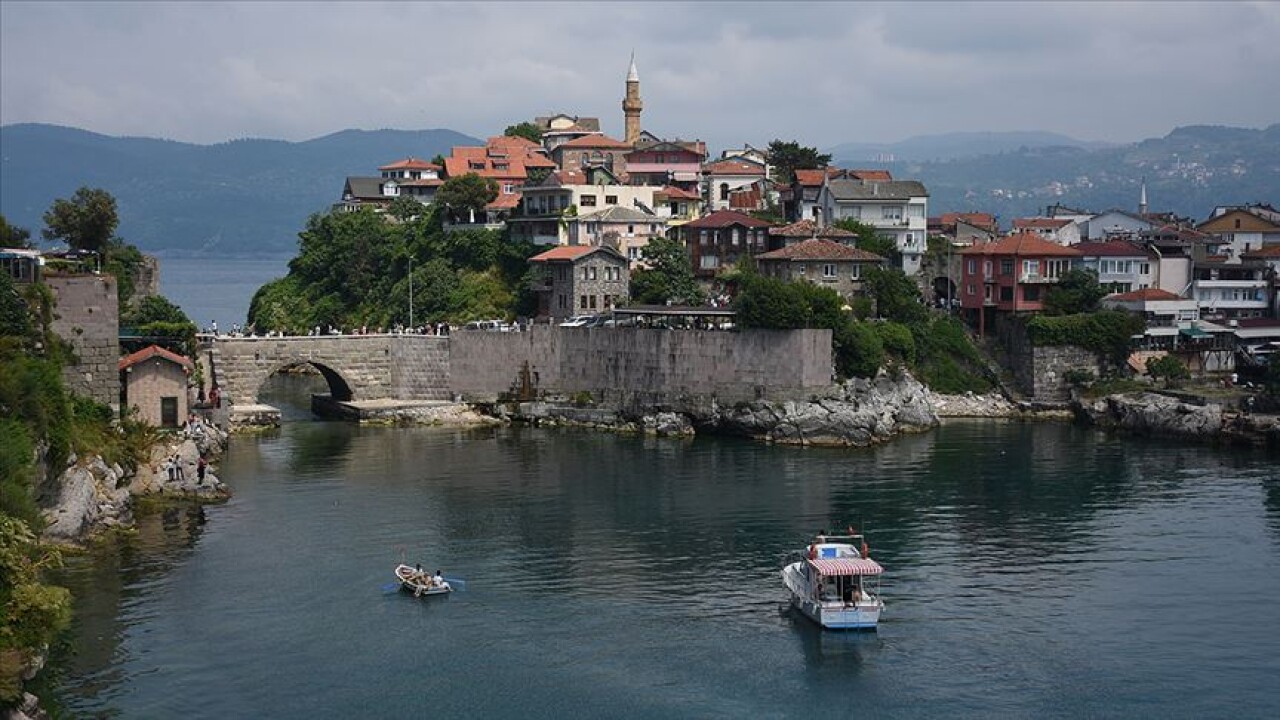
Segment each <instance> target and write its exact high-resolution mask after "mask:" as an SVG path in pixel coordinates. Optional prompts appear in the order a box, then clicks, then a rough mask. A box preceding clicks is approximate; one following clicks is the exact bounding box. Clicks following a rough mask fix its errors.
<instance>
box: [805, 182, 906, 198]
mask: <svg viewBox="0 0 1280 720" xmlns="http://www.w3.org/2000/svg"><path fill="white" fill-rule="evenodd" d="M827 188H828V189H829V190H831V195H832V196H833V197H835V199H836V200H907V199H910V198H913V197H928V196H929V191H928V190H925V189H924V185H923V184H921V183H920V182H918V181H916V180H893V181H890V182H866V181H863V180H842V179H841V180H832V181H830V182H828V183H827Z"/></svg>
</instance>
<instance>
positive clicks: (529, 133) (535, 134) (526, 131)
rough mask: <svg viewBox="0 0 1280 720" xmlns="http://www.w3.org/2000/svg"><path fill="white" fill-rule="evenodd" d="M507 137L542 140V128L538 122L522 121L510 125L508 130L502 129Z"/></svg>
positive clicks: (538, 141)
mask: <svg viewBox="0 0 1280 720" xmlns="http://www.w3.org/2000/svg"><path fill="white" fill-rule="evenodd" d="M502 134H503V135H505V136H506V137H522V138H524V139H525V140H532V141H533V142H536V143H540V142H542V128H541V127H539V126H538V125H537V124H536V123H531V122H522V123H516V124H515V125H508V126H507V129H506V130H503V131H502Z"/></svg>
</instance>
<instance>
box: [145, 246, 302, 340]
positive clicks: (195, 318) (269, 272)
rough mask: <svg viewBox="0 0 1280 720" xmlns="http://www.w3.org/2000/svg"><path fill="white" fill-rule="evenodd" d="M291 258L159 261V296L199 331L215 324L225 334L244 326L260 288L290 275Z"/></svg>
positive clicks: (163, 259)
mask: <svg viewBox="0 0 1280 720" xmlns="http://www.w3.org/2000/svg"><path fill="white" fill-rule="evenodd" d="M289 260H290V258H289V257H285V256H272V257H260V258H225V259H219V258H173V257H164V258H160V294H161V295H164V296H165V297H166V298H168V299H169V300H170V301H171V302H173V303H174V304H176V305H177V306H178V307H180V308H182V310H183V312H185V313H186V314H187V317H189V318H191V321H192V322H194V323H195V324H196V326H197V327H199V328H202V329H203V328H206V327H208V326H209V323H210V322H212V321H214V320H216V321H217V322H218V328H219V329H220V330H223V331H226V330H230V329H231V325H232V323H238V324H240V325H243V324H244V322H245V318H246V316H248V314H249V302H250V301H251V300H253V294H254V293H256V292H257V291H258V288H260V287H262V286H263V285H264V284H266V283H268V282H270V281H271V280H274V279H276V278H279V277H284V275H285V273H287V272H289Z"/></svg>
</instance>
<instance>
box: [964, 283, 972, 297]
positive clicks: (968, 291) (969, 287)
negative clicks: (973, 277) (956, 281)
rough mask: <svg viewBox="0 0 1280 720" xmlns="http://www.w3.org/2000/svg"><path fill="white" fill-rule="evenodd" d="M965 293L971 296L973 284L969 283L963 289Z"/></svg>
mask: <svg viewBox="0 0 1280 720" xmlns="http://www.w3.org/2000/svg"><path fill="white" fill-rule="evenodd" d="M965 292H966V293H967V294H969V295H972V294H973V283H969V284H968V285H967V286H966V287H965Z"/></svg>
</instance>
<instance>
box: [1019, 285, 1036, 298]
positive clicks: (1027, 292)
mask: <svg viewBox="0 0 1280 720" xmlns="http://www.w3.org/2000/svg"><path fill="white" fill-rule="evenodd" d="M1022 299H1023V300H1026V301H1027V302H1040V286H1039V285H1023V286H1022Z"/></svg>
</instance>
